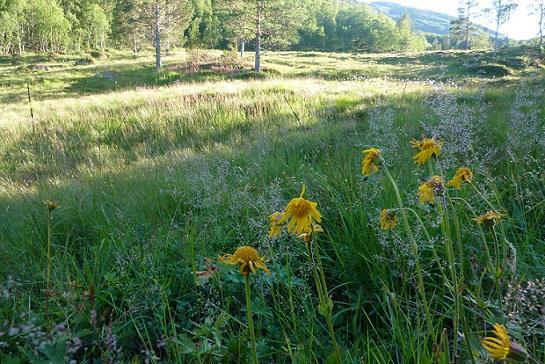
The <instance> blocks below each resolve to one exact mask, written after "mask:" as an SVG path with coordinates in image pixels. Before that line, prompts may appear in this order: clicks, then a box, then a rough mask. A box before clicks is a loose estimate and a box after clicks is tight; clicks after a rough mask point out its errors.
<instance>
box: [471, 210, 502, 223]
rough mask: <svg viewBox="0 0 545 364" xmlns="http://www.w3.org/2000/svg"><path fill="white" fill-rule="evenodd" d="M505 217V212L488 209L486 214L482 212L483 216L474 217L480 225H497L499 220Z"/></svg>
mask: <svg viewBox="0 0 545 364" xmlns="http://www.w3.org/2000/svg"><path fill="white" fill-rule="evenodd" d="M504 217H505V214H502V213H501V212H497V211H488V212H487V213H485V214H482V215H481V216H477V217H476V218H474V219H473V221H475V222H476V223H477V224H478V225H486V226H492V225H496V224H497V223H498V221H500V220H501V219H503V218H504Z"/></svg>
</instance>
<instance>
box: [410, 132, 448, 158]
mask: <svg viewBox="0 0 545 364" xmlns="http://www.w3.org/2000/svg"><path fill="white" fill-rule="evenodd" d="M411 145H412V146H413V148H417V149H420V152H418V153H417V154H416V155H415V156H414V157H413V160H414V162H415V163H416V164H424V163H426V161H427V160H428V159H430V158H431V157H433V156H436V157H437V156H438V155H439V154H440V153H441V143H439V142H438V141H437V140H435V139H434V138H423V139H422V140H416V139H413V140H412V141H411Z"/></svg>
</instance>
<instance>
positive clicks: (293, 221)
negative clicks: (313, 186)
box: [279, 185, 322, 235]
mask: <svg viewBox="0 0 545 364" xmlns="http://www.w3.org/2000/svg"><path fill="white" fill-rule="evenodd" d="M304 193H305V186H304V185H303V189H302V190H301V195H299V197H297V198H294V199H292V200H291V201H290V202H289V203H288V205H287V206H286V209H285V210H284V216H282V218H281V219H280V221H279V223H280V224H283V223H285V222H286V221H288V220H289V223H288V232H290V233H293V234H295V235H301V234H303V233H309V232H312V224H313V223H314V222H315V221H316V222H318V223H319V222H321V221H322V215H320V212H319V211H318V209H317V208H316V206H318V204H317V203H316V202H311V201H308V200H305V199H304V198H303V195H304Z"/></svg>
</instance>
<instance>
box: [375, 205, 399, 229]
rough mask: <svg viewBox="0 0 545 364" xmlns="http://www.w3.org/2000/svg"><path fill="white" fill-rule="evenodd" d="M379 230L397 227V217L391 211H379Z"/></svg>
mask: <svg viewBox="0 0 545 364" xmlns="http://www.w3.org/2000/svg"><path fill="white" fill-rule="evenodd" d="M379 220H380V228H381V229H382V230H389V229H393V228H395V227H396V225H397V216H396V214H395V212H394V211H393V210H387V209H382V210H381V211H380V219H379Z"/></svg>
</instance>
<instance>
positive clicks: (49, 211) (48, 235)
mask: <svg viewBox="0 0 545 364" xmlns="http://www.w3.org/2000/svg"><path fill="white" fill-rule="evenodd" d="M51 236H52V228H51V210H48V211H47V278H46V282H47V283H46V289H45V316H46V317H47V320H48V321H50V317H49V295H50V293H51V240H52V238H51Z"/></svg>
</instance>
